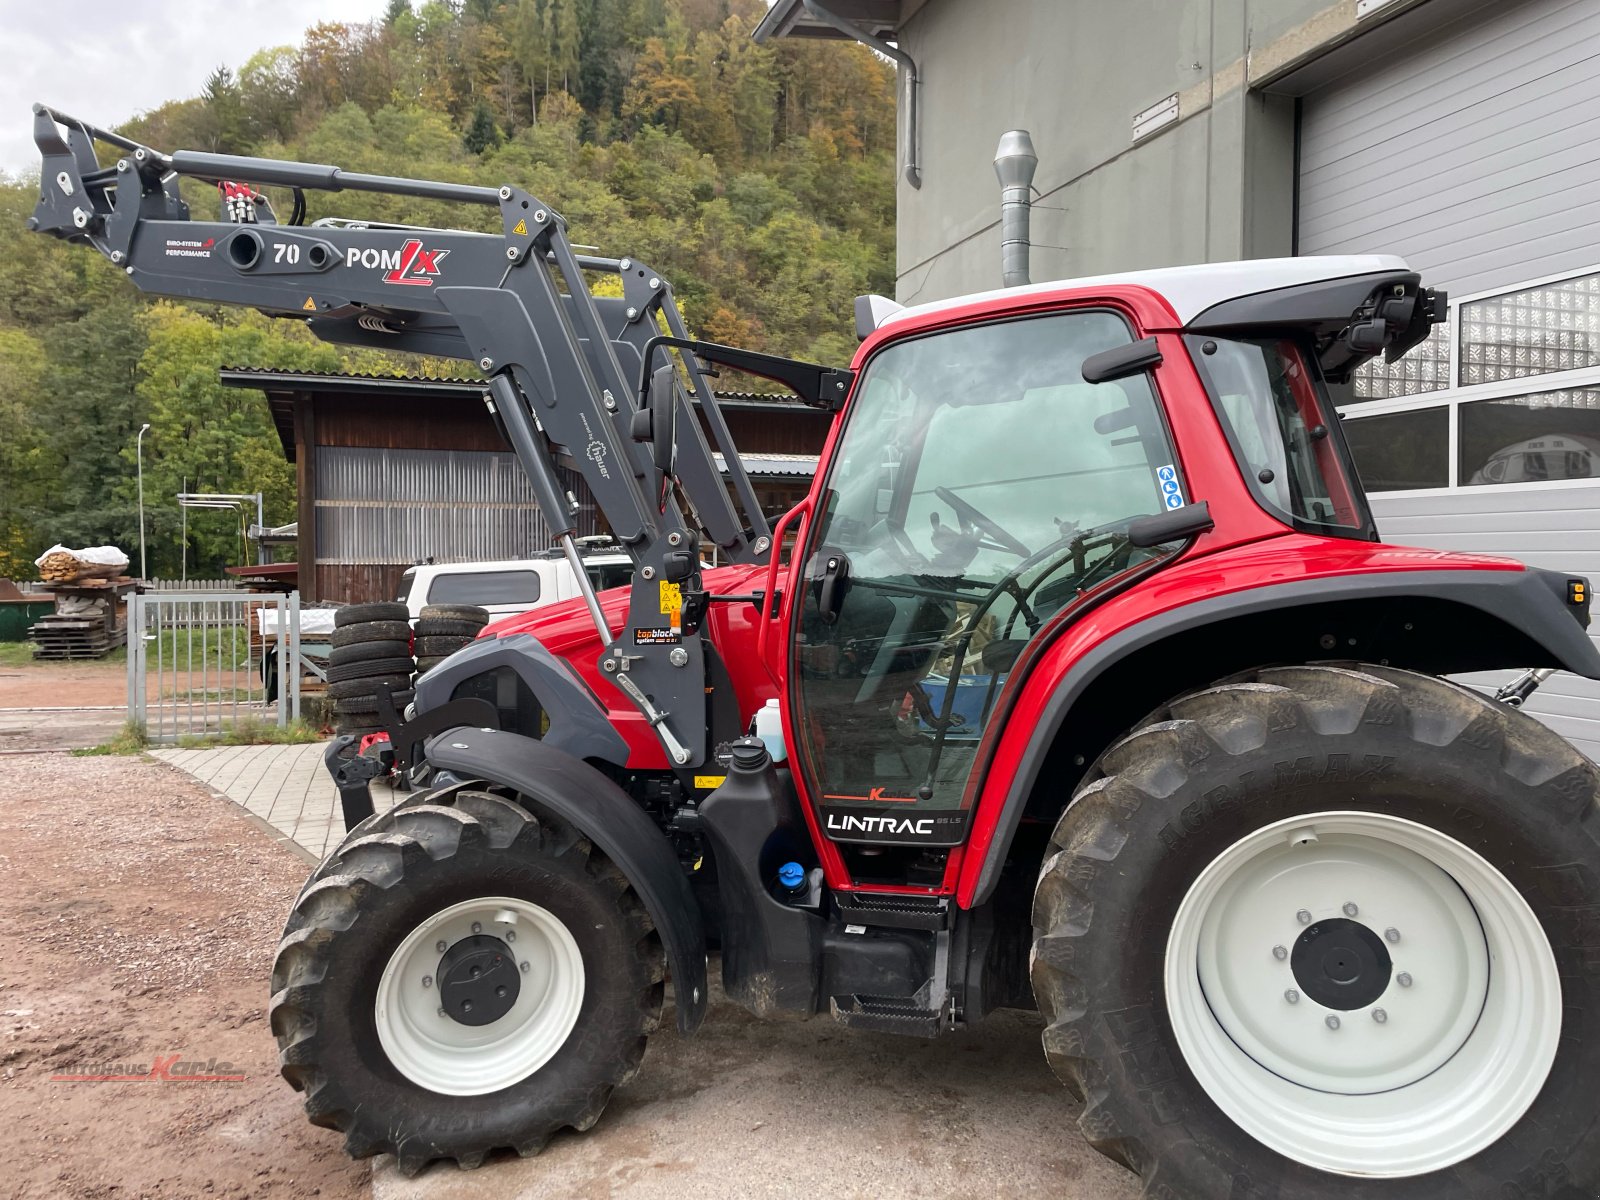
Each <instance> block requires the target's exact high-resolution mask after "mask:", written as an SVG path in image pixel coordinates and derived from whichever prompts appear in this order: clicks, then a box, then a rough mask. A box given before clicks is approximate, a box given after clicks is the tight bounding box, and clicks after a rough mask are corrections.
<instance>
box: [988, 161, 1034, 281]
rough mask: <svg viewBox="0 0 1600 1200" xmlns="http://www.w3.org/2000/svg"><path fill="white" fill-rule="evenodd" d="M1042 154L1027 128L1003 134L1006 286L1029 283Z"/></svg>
mask: <svg viewBox="0 0 1600 1200" xmlns="http://www.w3.org/2000/svg"><path fill="white" fill-rule="evenodd" d="M1038 165H1039V156H1038V155H1037V154H1035V153H1034V152H1033V139H1032V138H1031V137H1029V136H1028V131H1027V130H1026V129H1013V130H1012V131H1011V132H1010V133H1004V134H1001V135H1000V146H999V148H998V149H997V150H996V151H995V156H994V173H995V175H996V176H998V177H999V179H1000V270H1001V277H1002V278H1003V279H1004V280H1005V286H1006V287H1017V286H1019V285H1021V284H1024V283H1027V282H1028V247H1029V245H1030V243H1029V240H1028V217H1029V215H1030V213H1031V212H1032V206H1033V172H1034V170H1035V168H1037V167H1038Z"/></svg>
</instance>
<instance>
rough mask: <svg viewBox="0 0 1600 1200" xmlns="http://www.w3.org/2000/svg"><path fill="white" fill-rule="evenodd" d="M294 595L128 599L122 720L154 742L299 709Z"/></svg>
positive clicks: (276, 718)
mask: <svg viewBox="0 0 1600 1200" xmlns="http://www.w3.org/2000/svg"><path fill="white" fill-rule="evenodd" d="M299 661H300V593H299V592H290V593H289V594H288V595H287V596H267V595H260V594H257V593H253V592H199V591H193V592H150V593H146V594H144V595H135V596H133V597H132V598H131V600H130V603H129V605H128V719H129V720H130V721H133V722H135V723H137V724H139V725H142V726H143V728H144V731H145V736H146V737H147V738H149V740H150V741H152V742H175V741H177V740H179V739H180V738H188V737H195V738H206V737H219V736H221V735H224V734H227V733H230V732H236V731H237V732H244V731H246V730H247V729H248V727H249V726H250V725H277V726H279V727H280V728H281V727H283V726H285V725H287V724H288V723H289V722H290V721H293V720H296V719H298V717H299V716H300V672H299V671H298V670H296V669H293V668H292V667H291V664H297V663H298V662H299Z"/></svg>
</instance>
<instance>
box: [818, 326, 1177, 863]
mask: <svg viewBox="0 0 1600 1200" xmlns="http://www.w3.org/2000/svg"><path fill="white" fill-rule="evenodd" d="M1131 340H1132V334H1131V333H1130V331H1129V329H1128V326H1127V325H1126V323H1125V322H1124V321H1123V320H1122V319H1121V318H1120V317H1118V316H1115V315H1113V314H1111V313H1106V312H1078V313H1067V314H1055V315H1050V316H1043V317H1033V318H1028V319H1023V320H1015V321H1009V322H1004V323H997V324H990V325H982V326H976V327H973V328H968V329H959V330H953V331H950V332H945V333H939V334H934V335H930V336H927V337H923V338H916V339H912V340H909V341H906V342H902V343H899V344H896V345H892V346H890V347H888V348H886V349H885V350H883V351H882V352H881V353H879V354H878V355H877V356H876V357H875V358H873V359H872V360H871V362H870V363H869V364H868V366H867V367H866V369H865V374H864V375H863V377H862V379H861V381H860V383H859V384H858V387H857V394H856V399H855V400H854V401H853V403H852V408H851V411H850V413H849V415H848V417H847V419H846V425H845V429H844V431H843V433H842V435H841V438H840V442H839V448H838V451H837V453H836V455H835V458H834V466H833V469H832V473H831V474H830V476H829V479H828V485H827V491H826V492H825V498H824V507H823V509H822V511H821V514H820V517H819V519H818V520H817V521H816V523H815V527H814V532H813V534H812V536H811V539H810V545H809V547H808V549H807V552H806V553H807V560H806V561H807V568H806V569H807V573H808V578H807V585H806V593H805V598H804V602H803V605H802V606H801V609H800V613H799V617H798V620H799V624H800V628H799V630H798V642H797V648H796V651H795V653H796V655H797V659H798V661H797V667H798V671H797V673H796V674H797V677H798V682H797V685H796V694H795V696H794V698H793V699H794V703H795V706H796V707H795V714H796V717H797V726H798V728H799V730H800V731H801V736H800V738H799V739H798V740H799V741H800V743H801V748H800V749H801V753H802V754H803V755H804V761H805V762H806V764H807V765H808V767H809V771H808V775H807V777H808V778H809V779H810V780H811V785H812V788H813V789H814V790H815V791H816V792H818V793H820V800H821V803H822V804H823V805H824V806H825V807H826V808H827V809H828V812H827V813H826V816H827V820H826V821H825V825H826V827H827V828H828V830H829V832H831V833H834V834H836V835H838V836H841V837H844V838H845V839H846V840H848V839H849V838H850V837H851V836H852V835H856V836H855V840H864V841H874V840H887V841H894V840H922V841H931V843H932V844H940V843H945V844H948V843H950V842H953V841H957V840H959V837H960V832H961V827H962V826H963V825H964V814H962V813H961V812H960V805H961V801H962V793H963V791H964V789H965V786H966V780H967V775H968V772H969V770H970V768H971V766H972V763H973V760H974V757H975V755H976V752H977V747H978V742H979V739H980V738H981V737H982V734H983V731H984V728H985V726H986V724H987V722H988V720H989V717H990V715H991V714H992V712H993V711H994V706H995V700H996V697H997V696H998V694H999V692H1000V689H1001V687H1002V685H1003V684H1004V682H1005V679H1006V677H1007V674H1008V672H1009V671H1010V669H1011V667H1012V665H1013V664H1014V663H1015V661H1016V658H1017V656H1018V654H1019V653H1020V652H1021V650H1022V648H1023V647H1024V646H1025V645H1026V644H1027V642H1028V641H1029V640H1030V639H1031V638H1032V637H1033V636H1034V635H1035V634H1037V633H1038V632H1039V630H1040V629H1041V628H1042V627H1043V625H1044V624H1045V622H1046V621H1048V620H1049V619H1050V618H1051V617H1052V616H1054V615H1055V614H1056V613H1057V612H1059V611H1060V610H1061V609H1063V608H1064V607H1066V606H1067V605H1068V604H1070V603H1072V601H1073V600H1075V599H1076V598H1077V597H1079V596H1081V595H1083V594H1084V593H1085V592H1086V591H1088V590H1089V589H1091V588H1093V587H1095V586H1096V585H1097V584H1099V583H1101V582H1103V581H1104V580H1106V579H1107V578H1110V577H1111V576H1113V575H1116V574H1118V573H1119V572H1121V571H1123V570H1126V569H1127V568H1128V567H1130V566H1132V565H1134V564H1135V563H1138V562H1141V561H1144V560H1145V559H1147V558H1149V557H1151V556H1154V555H1158V554H1161V553H1164V552H1165V551H1164V550H1162V549H1156V550H1140V549H1136V548H1135V547H1133V546H1132V545H1131V544H1130V543H1129V541H1128V538H1127V526H1128V523H1129V522H1130V521H1132V520H1133V519H1134V518H1137V517H1141V516H1148V515H1151V514H1154V513H1158V512H1161V511H1163V509H1166V508H1174V507H1179V506H1181V505H1182V504H1183V503H1184V493H1183V485H1182V481H1181V479H1180V477H1179V474H1178V470H1177V463H1176V458H1175V456H1174V454H1173V450H1172V445H1171V442H1170V440H1169V438H1168V435H1167V431H1166V426H1165V423H1164V421H1163V419H1162V416H1161V412H1160V409H1159V407H1158V405H1157V402H1156V398H1155V394H1154V392H1153V390H1152V388H1151V385H1150V382H1149V379H1148V378H1147V377H1145V376H1136V377H1133V378H1129V379H1123V380H1119V381H1116V382H1113V383H1100V384H1089V383H1085V382H1084V380H1083V374H1082V364H1083V360H1084V359H1085V358H1086V357H1087V356H1089V355H1091V354H1094V353H1097V352H1099V351H1101V350H1106V349H1110V348H1112V347H1115V346H1120V345H1124V344H1126V343H1127V342H1129V341H1131ZM835 808H837V809H838V811H837V812H836V811H834V809H835ZM891 809H892V810H893V812H892V814H891V816H892V818H893V819H892V822H891V825H892V830H891V832H892V831H901V832H904V831H906V830H909V831H911V833H912V834H913V835H915V836H913V837H910V838H898V839H897V838H896V837H893V836H889V837H883V838H880V837H878V836H877V834H878V833H880V832H884V831H886V830H890V826H885V825H883V824H882V823H878V822H872V821H868V822H867V823H866V824H865V825H864V826H863V825H862V824H861V822H860V820H854V821H852V820H848V819H846V818H852V817H855V818H861V817H869V816H871V815H873V814H874V813H875V812H888V811H889V810H891ZM908 821H909V824H907V822H908ZM841 822H842V823H841Z"/></svg>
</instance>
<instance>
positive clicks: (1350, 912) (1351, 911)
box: [473, 900, 1361, 933]
mask: <svg viewBox="0 0 1600 1200" xmlns="http://www.w3.org/2000/svg"><path fill="white" fill-rule="evenodd" d="M1360 911H1361V910H1360V909H1359V908H1357V907H1356V906H1355V905H1354V904H1352V903H1351V902H1350V901H1348V900H1346V901H1345V904H1344V915H1345V916H1347V917H1353V916H1355V915H1356V914H1357V913H1358V912H1360ZM473 932H474V933H476V932H477V931H476V930H474V931H473Z"/></svg>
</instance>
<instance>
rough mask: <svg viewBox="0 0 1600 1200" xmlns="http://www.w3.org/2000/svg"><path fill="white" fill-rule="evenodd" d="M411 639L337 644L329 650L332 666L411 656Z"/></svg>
mask: <svg viewBox="0 0 1600 1200" xmlns="http://www.w3.org/2000/svg"><path fill="white" fill-rule="evenodd" d="M410 657H411V639H410V638H406V639H404V640H400V641H380V642H356V643H355V644H353V645H349V646H335V647H334V648H333V649H332V650H330V651H329V652H328V663H329V665H331V666H335V667H343V666H349V665H351V664H354V663H361V662H371V661H372V660H373V659H375V658H410Z"/></svg>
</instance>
